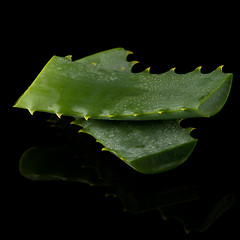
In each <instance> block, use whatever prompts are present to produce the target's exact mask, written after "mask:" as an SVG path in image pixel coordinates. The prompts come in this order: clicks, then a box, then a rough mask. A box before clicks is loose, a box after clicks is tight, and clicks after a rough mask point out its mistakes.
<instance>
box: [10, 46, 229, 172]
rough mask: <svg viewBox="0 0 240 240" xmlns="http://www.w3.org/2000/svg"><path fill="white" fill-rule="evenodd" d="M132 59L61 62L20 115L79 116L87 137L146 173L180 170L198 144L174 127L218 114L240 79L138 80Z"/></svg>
mask: <svg viewBox="0 0 240 240" xmlns="http://www.w3.org/2000/svg"><path fill="white" fill-rule="evenodd" d="M130 53H131V52H129V51H126V50H124V49H122V48H116V49H112V50H108V51H105V52H101V53H98V54H94V55H91V56H89V57H86V58H83V59H80V60H77V61H72V59H71V57H70V56H67V57H65V58H63V57H57V56H54V57H52V59H51V60H50V61H49V62H48V63H47V65H46V66H45V67H44V69H43V70H42V71H41V73H40V74H39V75H38V77H37V78H36V80H35V81H34V82H33V83H32V85H31V86H30V87H29V88H28V89H27V91H26V92H25V93H24V94H23V95H22V96H21V97H20V98H19V100H18V101H17V103H16V104H15V107H20V108H26V109H28V110H29V111H30V113H33V112H34V111H43V112H49V113H55V114H57V116H59V117H60V116H61V115H66V116H74V117H75V118H76V121H75V122H74V123H75V124H78V125H80V126H81V127H83V128H84V129H83V130H81V131H82V132H86V133H89V134H90V135H93V136H94V137H95V138H96V139H97V140H98V141H99V142H101V143H102V144H103V145H104V146H105V148H104V150H108V151H110V152H112V153H113V154H115V155H116V156H118V157H119V158H120V159H122V160H123V161H125V162H126V163H128V164H129V165H130V166H132V167H133V168H135V169H136V170H138V171H140V172H143V173H157V172H162V171H166V170H169V169H171V168H174V167H176V166H178V165H179V164H180V163H182V162H184V161H185V160H186V158H187V157H188V156H189V155H190V153H191V152H192V150H193V148H194V146H195V144H196V140H195V139H193V138H192V137H191V136H190V135H189V130H188V129H182V128H181V127H180V126H179V121H178V120H172V119H181V118H187V117H209V116H212V115H214V114H216V113H217V112H218V111H219V110H220V109H221V108H222V107H223V105H224V103H225V101H226V100H227V97H228V95H229V92H230V88H231V83H232V74H225V73H223V72H222V68H221V67H219V68H217V69H216V70H215V71H213V72H211V73H208V74H202V73H201V72H200V68H197V69H196V70H194V71H192V72H190V73H187V74H176V73H175V72H174V69H171V70H169V71H168V72H166V73H163V74H150V73H149V71H148V70H145V71H143V72H140V73H132V72H131V68H132V66H133V65H134V64H135V63H136V61H133V62H128V61H127V60H126V57H127V55H128V54H130ZM89 118H90V119H89ZM84 119H85V120H88V119H89V120H88V121H85V120H84ZM107 120H118V121H107ZM119 120H120V121H119ZM146 120H148V121H146ZM153 120H161V121H153Z"/></svg>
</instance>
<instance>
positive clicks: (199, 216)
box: [159, 194, 235, 233]
mask: <svg viewBox="0 0 240 240" xmlns="http://www.w3.org/2000/svg"><path fill="white" fill-rule="evenodd" d="M234 202H235V196H234V195H233V194H228V195H226V196H224V197H223V198H222V199H221V200H220V201H219V202H217V203H216V204H215V206H213V207H212V210H211V211H210V212H209V213H207V214H206V215H205V216H203V214H204V213H203V212H202V211H201V212H198V211H196V210H198V209H203V208H204V207H205V204H206V203H205V204H204V205H202V201H201V200H199V201H197V202H195V204H193V205H192V206H190V207H189V206H188V205H187V204H180V205H174V206H169V207H162V208H159V211H160V213H161V215H162V217H163V218H164V219H166V218H168V217H172V218H175V219H177V220H179V221H180V222H181V223H182V224H183V226H184V229H185V231H186V233H188V232H189V231H199V232H205V231H206V230H207V229H208V228H209V227H210V226H211V225H212V224H213V223H214V222H215V221H216V220H217V219H218V218H219V217H220V216H221V215H222V214H223V213H224V212H225V211H227V210H228V209H229V208H231V207H232V206H233V204H234ZM206 207H207V206H206Z"/></svg>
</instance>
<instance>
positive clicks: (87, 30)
mask: <svg viewBox="0 0 240 240" xmlns="http://www.w3.org/2000/svg"><path fill="white" fill-rule="evenodd" d="M51 13H53V15H54V11H52V12H51ZM55 14H56V13H55ZM51 16H52V15H51ZM56 16H58V18H57V19H58V21H56V20H54V19H56V18H54V17H56ZM56 16H55V15H54V17H50V15H49V17H48V18H46V19H45V20H44V18H43V19H42V21H40V22H39V21H37V19H39V18H37V16H34V14H31V17H30V18H29V21H26V20H22V21H19V23H17V21H16V26H13V28H12V29H13V30H12V32H11V34H10V35H9V40H8V38H6V40H7V41H6V44H7V46H9V47H8V49H9V51H10V54H5V55H4V56H6V58H7V60H6V61H5V62H6V63H7V64H6V65H7V66H6V68H4V70H5V71H6V72H7V73H8V77H7V80H5V81H6V82H7V88H6V89H7V90H6V92H5V88H4V91H3V93H8V94H7V96H6V97H5V100H7V102H6V103H7V104H6V106H7V109H6V110H7V111H6V116H7V117H6V118H4V121H3V124H2V127H3V130H4V133H6V137H5V139H6V141H5V142H4V145H5V144H6V146H4V149H3V150H4V154H2V159H1V161H2V163H3V164H2V167H1V170H2V177H3V180H2V186H3V187H2V191H3V192H2V195H1V197H2V198H3V204H2V211H3V210H4V214H3V222H4V225H3V230H6V232H7V233H8V234H9V236H10V235H13V234H16V232H17V234H18V235H19V236H23V237H26V238H35V237H46V236H48V237H49V238H50V237H52V238H57V237H59V236H66V238H67V239H73V236H74V237H78V238H80V239H90V238H93V236H97V237H98V238H100V237H104V238H105V239H106V238H107V239H114V238H116V237H121V238H126V236H128V237H129V238H134V239H136V238H138V237H146V238H148V239H153V238H155V237H158V238H159V239H160V238H161V239H173V237H175V238H176V237H177V238H178V239H207V238H209V239H210V238H211V239H214V238H218V237H220V236H221V237H225V238H227V239H233V238H235V239H236V238H237V236H239V232H238V226H239V213H240V211H239V170H238V162H239V160H238V159H239V156H238V155H239V154H238V152H239V139H238V138H239V117H238V115H239V113H238V109H239V94H238V92H239V86H240V84H239V81H240V67H239V63H238V62H237V61H238V57H239V49H238V45H237V44H236V42H237V38H239V36H238V35H237V34H235V32H234V31H232V30H229V32H228V36H227V35H226V34H225V32H226V28H224V27H222V28H221V27H217V26H219V25H218V24H215V23H212V24H210V25H208V27H209V29H208V28H207V27H205V28H206V29H205V30H211V32H210V33H209V34H205V33H202V34H196V33H199V31H200V30H199V28H195V31H191V29H192V27H191V26H190V25H188V26H186V25H181V24H180V25H179V26H178V25H177V26H176V27H175V28H172V30H171V31H169V29H171V28H170V26H169V27H164V24H163V21H160V19H158V21H160V22H161V24H160V25H161V26H160V25H154V27H152V28H150V27H149V26H151V25H152V22H144V21H145V20H143V19H142V21H141V22H140V23H139V24H138V23H137V22H135V23H134V24H132V25H131V26H129V25H126V23H125V22H121V21H120V22H118V23H116V24H115V25H114V26H112V24H111V23H112V21H111V18H112V17H113V16H112V15H111V18H110V19H109V20H104V21H100V20H99V19H95V20H94V21H93V22H88V21H86V19H81V20H80V19H78V18H76V19H78V22H79V24H77V26H78V27H76V28H73V29H72V28H69V26H70V25H69V24H71V23H72V22H74V21H73V19H72V20H71V21H69V22H68V23H66V25H65V24H64V23H65V20H64V19H66V16H65V15H63V13H61V14H56ZM74 16H75V17H76V15H74ZM74 16H73V17H74ZM77 16H79V15H77ZM140 17H141V16H140V15H139V17H138V19H139V18H140ZM129 18H130V17H128V18H127V19H128V20H130V19H129ZM70 19H71V18H70ZM89 19H91V15H90V16H89ZM140 19H141V18H140ZM31 20H32V21H35V22H36V24H35V26H34V27H32V24H30V22H31ZM155 21H156V20H155ZM75 22H76V20H75ZM184 26H186V27H184ZM206 26H207V25H206ZM224 29H225V30H224ZM201 31H203V29H202V30H201ZM220 33H221V34H220ZM234 34H235V35H234ZM230 36H231V41H230V39H229V38H230ZM113 47H124V48H125V49H128V50H131V51H133V52H134V55H132V56H130V57H129V60H138V61H140V63H139V64H137V65H136V66H135V67H134V69H133V71H134V72H138V71H142V70H143V69H145V68H147V67H149V66H151V67H152V68H151V71H152V73H161V72H165V71H167V70H169V69H170V68H172V67H176V72H178V73H185V72H189V71H192V70H193V69H195V68H196V67H198V66H200V65H202V66H203V67H202V71H203V72H210V71H213V70H214V69H216V68H217V67H218V66H219V65H222V64H224V65H225V67H224V68H223V71H224V72H232V73H233V74H234V77H233V86H232V91H231V93H230V96H229V99H228V101H227V103H226V105H225V106H224V108H223V109H222V110H221V112H220V113H218V114H217V115H216V116H214V117H212V118H209V119H191V120H185V121H184V122H183V123H182V124H183V126H191V127H195V128H196V130H194V131H193V132H192V136H194V137H196V138H198V139H199V141H198V144H197V146H196V148H195V150H194V152H193V153H192V155H191V157H190V158H189V159H188V160H187V161H186V163H184V164H183V165H182V166H179V167H178V168H176V169H174V170H172V171H169V172H166V173H163V174H159V175H154V176H148V175H142V174H139V173H137V172H135V171H134V170H132V169H130V168H129V167H128V166H126V165H125V164H124V163H122V162H121V161H120V160H118V159H117V158H115V157H112V156H111V155H109V154H108V153H104V152H101V151H100V149H101V146H100V145H99V144H97V143H95V141H94V140H93V139H91V138H90V137H88V136H85V137H86V139H85V140H83V141H84V144H85V146H94V148H92V149H94V150H92V151H93V152H94V154H99V155H101V157H100V158H99V162H100V161H101V166H102V167H103V169H104V166H105V164H106V166H110V164H108V161H110V163H111V164H113V165H114V166H115V167H114V168H116V169H115V170H117V171H116V174H114V176H113V179H115V180H114V181H113V180H112V182H110V186H111V189H110V190H109V189H108V187H106V186H89V185H88V184H86V183H76V182H63V181H54V182H51V181H50V182H33V181H30V180H28V179H26V178H24V177H23V176H21V175H20V173H19V169H18V165H19V159H20V157H21V155H22V153H23V152H24V151H25V150H27V149H28V148H30V147H32V146H59V145H62V144H63V142H64V141H69V140H66V139H65V138H64V137H62V136H59V135H58V133H59V129H57V128H50V126H49V123H48V122H46V120H47V119H48V117H49V115H46V114H43V113H36V114H34V115H33V116H31V115H30V114H29V113H28V112H27V111H24V110H21V109H13V108H11V106H12V105H13V104H14V103H15V101H16V100H17V99H18V97H19V96H20V95H21V94H22V93H23V91H24V90H25V89H26V88H27V87H28V86H29V84H30V83H31V82H32V81H33V80H34V78H35V77H36V76H37V74H38V73H39V71H40V70H41V69H42V67H43V66H44V65H45V63H46V62H47V61H48V60H49V59H50V57H52V55H59V56H65V55H69V54H72V55H73V59H78V58H81V57H84V56H86V55H90V54H93V53H95V52H99V51H102V50H106V49H110V48H113ZM2 81H3V80H2ZM87 143H89V144H90V145H88V144H87ZM84 144H83V145H84ZM86 150H87V148H86V147H85V148H84V151H86ZM110 172H111V173H112V171H110ZM119 192H121V194H122V195H121V198H127V199H128V200H125V205H126V206H128V207H126V206H125V205H124V203H123V201H122V200H120V198H119V197H118V194H119ZM109 193H111V194H110V196H109ZM129 194H130V195H129ZM115 195H117V196H116V197H114V196H115ZM178 198H180V200H179V201H180V202H181V201H182V202H184V203H178V204H174V205H172V204H170V203H173V202H174V201H175V200H176V199H178ZM183 199H184V200H183ZM126 201H127V202H126ZM151 201H152V202H151ZM151 204H153V205H151ZM159 204H162V205H164V206H165V212H164V211H163V213H164V214H165V215H169V216H175V217H177V219H176V218H173V217H169V218H167V219H166V220H164V219H163V218H162V216H161V213H160V212H159V210H157V207H158V205H159ZM138 205H139V207H137V208H136V206H138ZM166 205H169V206H168V207H166ZM151 206H152V207H151ZM125 208H126V209H128V208H129V210H130V209H132V210H134V212H133V211H124V209H125ZM142 210H144V211H143V212H142ZM165 215H164V216H165ZM210 218H211V219H213V220H210ZM183 219H184V221H185V225H186V224H188V226H189V227H188V228H191V227H192V226H193V228H194V227H196V226H201V227H202V228H201V229H204V230H205V231H204V232H199V231H190V232H189V234H186V233H185V230H184V226H183V224H182V223H181V222H182V221H183ZM211 223H212V224H211ZM86 234H87V236H88V237H87V238H85V237H84V236H86Z"/></svg>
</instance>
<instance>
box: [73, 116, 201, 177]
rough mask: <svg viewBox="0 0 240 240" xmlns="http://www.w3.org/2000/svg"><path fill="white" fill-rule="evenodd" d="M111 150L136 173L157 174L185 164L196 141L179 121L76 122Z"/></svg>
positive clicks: (106, 149)
mask: <svg viewBox="0 0 240 240" xmlns="http://www.w3.org/2000/svg"><path fill="white" fill-rule="evenodd" d="M74 123H75V124H78V125H80V126H82V127H83V129H81V130H80V132H84V133H88V134H90V135H92V136H93V137H94V138H96V139H97V141H98V142H100V143H102V144H103V145H104V148H103V149H102V150H105V151H109V152H111V153H113V154H115V155H116V156H118V157H119V158H120V159H121V160H123V161H124V162H126V163H127V164H128V165H130V166H131V167H133V168H134V169H135V170H137V171H139V172H142V173H147V174H154V173H159V172H163V171H167V170H170V169H172V168H175V167H177V166H178V165H180V164H182V163H183V162H184V161H185V160H186V159H187V158H188V156H189V155H190V154H191V152H192V151H193V149H194V147H195V144H196V142H197V140H196V139H194V138H192V137H191V136H190V135H189V132H190V130H191V129H187V128H181V127H180V125H179V121H177V120H169V121H130V122H128V121H99V120H88V121H85V120H84V119H79V120H76V121H74Z"/></svg>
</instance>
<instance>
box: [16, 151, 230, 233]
mask: <svg viewBox="0 0 240 240" xmlns="http://www.w3.org/2000/svg"><path fill="white" fill-rule="evenodd" d="M75 154H76V155H75ZM110 156H111V155H110ZM87 158H88V159H87ZM119 163H120V162H119ZM20 172H21V174H22V175H24V176H25V177H27V178H28V179H31V180H65V181H77V182H84V183H88V184H90V185H98V186H99V185H100V186H105V187H107V190H106V191H107V195H109V194H110V195H115V196H117V197H118V198H119V199H121V201H122V203H123V207H124V209H126V210H128V211H130V212H133V213H140V212H146V211H149V210H154V209H158V210H159V211H160V213H161V215H162V217H163V218H164V219H165V218H167V217H174V218H176V219H178V220H179V221H180V222H181V223H182V224H183V226H184V228H185V231H186V232H189V231H192V230H196V231H205V230H207V229H208V228H209V227H210V226H211V225H212V224H213V222H215V221H216V220H217V219H218V218H219V217H220V216H221V215H222V214H223V213H224V212H225V211H226V210H227V209H229V208H230V207H231V206H232V205H233V203H234V199H235V198H234V196H233V195H227V196H226V197H224V198H222V200H220V201H219V202H218V203H217V204H216V205H215V206H214V207H213V208H212V210H211V211H210V213H208V214H206V215H205V216H202V212H199V211H198V209H199V207H200V208H203V207H204V206H205V204H206V202H207V201H206V202H205V203H204V206H202V205H201V204H202V201H201V199H200V198H199V196H198V194H197V190H196V188H195V187H193V186H190V185H189V186H187V185H182V184H181V183H178V182H177V183H175V182H174V183H171V184H170V183H168V184H167V186H166V183H165V181H163V180H164V178H162V177H161V175H159V176H158V177H155V178H154V179H152V178H150V177H151V176H148V178H146V177H144V178H143V176H144V175H134V174H132V172H129V169H128V168H121V171H119V165H118V164H117V162H116V161H112V158H110V159H108V158H104V159H99V158H97V157H96V156H94V154H93V156H90V157H88V156H86V155H83V154H79V150H76V149H73V148H72V147H71V148H69V147H34V148H31V149H29V150H27V151H26V152H25V153H24V154H23V156H22V157H21V159H20ZM129 173H130V174H129ZM104 189H105V188H104ZM206 208H209V206H208V204H207V206H206ZM196 210H197V211H196ZM199 214H201V216H200V215H199ZM203 215H204V214H203ZM206 216H207V217H206Z"/></svg>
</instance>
